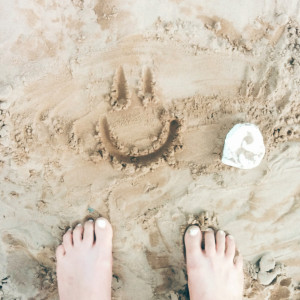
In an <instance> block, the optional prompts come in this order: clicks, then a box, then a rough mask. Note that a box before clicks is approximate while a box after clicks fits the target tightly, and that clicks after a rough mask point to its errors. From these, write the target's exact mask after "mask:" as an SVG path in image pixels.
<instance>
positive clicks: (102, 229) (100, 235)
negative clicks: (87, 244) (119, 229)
mask: <svg viewBox="0 0 300 300" xmlns="http://www.w3.org/2000/svg"><path fill="white" fill-rule="evenodd" d="M95 235H96V243H95V247H96V248H98V250H99V251H100V252H102V253H103V254H104V255H105V256H106V255H107V257H110V256H111V254H112V236H113V230H112V227H111V224H110V223H109V222H108V220H107V219H105V218H102V217H101V218H98V219H97V220H96V222H95Z"/></svg>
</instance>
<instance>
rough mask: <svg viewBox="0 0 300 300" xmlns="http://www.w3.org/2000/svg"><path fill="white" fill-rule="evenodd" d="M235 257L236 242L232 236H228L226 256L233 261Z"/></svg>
mask: <svg viewBox="0 0 300 300" xmlns="http://www.w3.org/2000/svg"><path fill="white" fill-rule="evenodd" d="M234 255H235V242H234V239H233V236H232V235H227V237H226V256H227V257H228V258H229V259H230V260H233V258H234Z"/></svg>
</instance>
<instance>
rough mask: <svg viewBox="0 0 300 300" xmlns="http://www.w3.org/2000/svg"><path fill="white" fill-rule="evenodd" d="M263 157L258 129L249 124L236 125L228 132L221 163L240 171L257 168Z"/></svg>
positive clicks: (262, 143)
mask: <svg viewBox="0 0 300 300" xmlns="http://www.w3.org/2000/svg"><path fill="white" fill-rule="evenodd" d="M264 155H265V145H264V140H263V137H262V135H261V133H260V130H259V128H258V127H257V126H256V125H254V124H250V123H244V124H236V125H235V126H233V128H232V129H231V130H230V131H229V132H228V134H227V136H226V139H225V144H224V150H223V156H222V163H223V164H225V165H229V166H232V167H236V168H240V169H252V168H255V167H257V166H258V165H259V164H260V162H261V160H262V159H263V157H264Z"/></svg>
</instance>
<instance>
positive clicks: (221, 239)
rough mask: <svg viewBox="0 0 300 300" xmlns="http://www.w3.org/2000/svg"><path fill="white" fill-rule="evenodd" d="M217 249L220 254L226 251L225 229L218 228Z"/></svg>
mask: <svg viewBox="0 0 300 300" xmlns="http://www.w3.org/2000/svg"><path fill="white" fill-rule="evenodd" d="M216 249H217V253H218V254H224V252H225V232H224V231H223V230H218V232H217V234H216Z"/></svg>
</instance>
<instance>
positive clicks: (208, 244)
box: [204, 228, 216, 256]
mask: <svg viewBox="0 0 300 300" xmlns="http://www.w3.org/2000/svg"><path fill="white" fill-rule="evenodd" d="M204 241H205V253H206V254H207V255H208V256H211V255H214V254H215V253H216V242H215V233H214V231H213V230H212V229H210V228H209V230H208V231H205V234H204Z"/></svg>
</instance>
